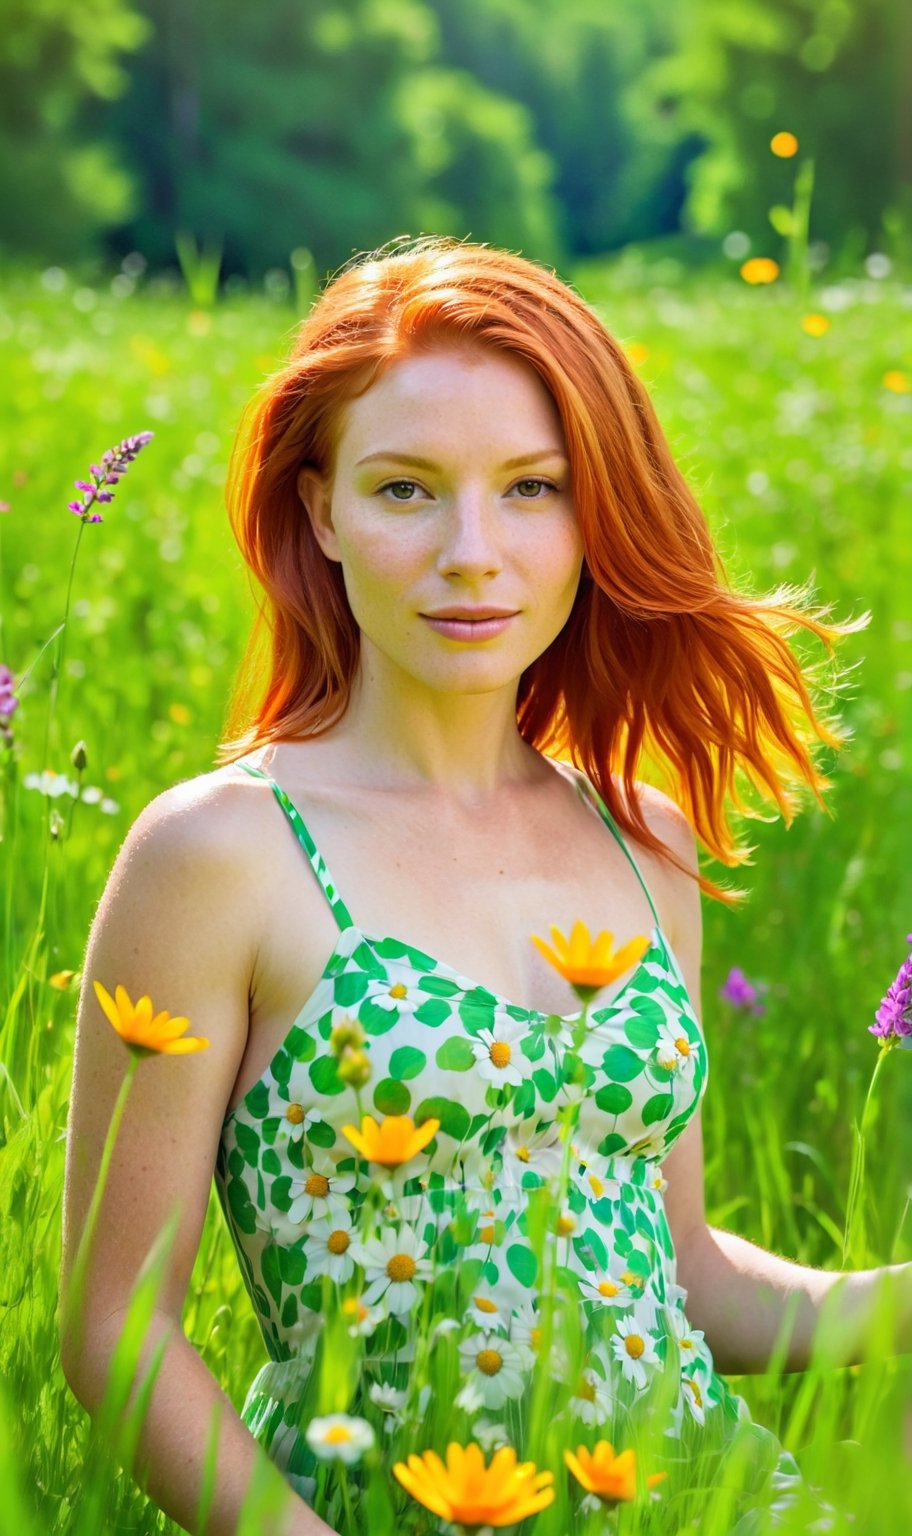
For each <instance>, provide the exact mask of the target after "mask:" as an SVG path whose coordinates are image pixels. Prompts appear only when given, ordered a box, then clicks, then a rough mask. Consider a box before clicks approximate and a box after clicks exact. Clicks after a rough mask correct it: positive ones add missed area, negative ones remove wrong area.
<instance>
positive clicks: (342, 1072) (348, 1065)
mask: <svg viewBox="0 0 912 1536" xmlns="http://www.w3.org/2000/svg"><path fill="white" fill-rule="evenodd" d="M337 1071H338V1073H339V1076H340V1078H341V1079H342V1082H343V1083H347V1084H348V1086H349V1087H350V1088H363V1087H364V1086H365V1084H366V1083H368V1082H370V1076H371V1072H372V1071H373V1068H372V1066H371V1059H370V1057H369V1056H368V1054H367V1052H366V1051H362V1050H354V1049H352V1047H351V1046H346V1048H345V1050H344V1051H343V1052H342V1054H341V1056H340V1057H339V1065H338V1068H337Z"/></svg>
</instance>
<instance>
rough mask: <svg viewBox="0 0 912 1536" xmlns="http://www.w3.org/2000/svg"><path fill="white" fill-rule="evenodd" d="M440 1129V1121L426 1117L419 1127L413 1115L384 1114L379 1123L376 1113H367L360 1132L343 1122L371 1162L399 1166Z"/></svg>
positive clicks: (352, 1142)
mask: <svg viewBox="0 0 912 1536" xmlns="http://www.w3.org/2000/svg"><path fill="white" fill-rule="evenodd" d="M439 1129H440V1121H439V1120H425V1121H424V1122H423V1123H422V1124H421V1125H420V1126H416V1125H415V1122H414V1120H412V1119H411V1118H410V1116H409V1115H384V1117H383V1119H382V1120H381V1122H380V1124H379V1125H378V1124H377V1122H376V1120H375V1119H374V1117H373V1115H365V1116H364V1117H363V1119H362V1121H361V1129H360V1131H359V1130H357V1129H356V1128H355V1126H353V1125H343V1127H342V1135H343V1136H347V1137H348V1139H349V1141H350V1142H351V1144H352V1146H353V1147H356V1148H357V1150H358V1151H359V1152H360V1153H361V1154H362V1156H364V1157H366V1158H367V1159H368V1160H369V1161H370V1162H372V1163H382V1164H383V1166H384V1167H385V1168H398V1166H399V1164H400V1163H407V1162H408V1160H409V1158H410V1157H414V1156H415V1153H416V1152H420V1151H421V1148H422V1147H426V1146H427V1144H428V1142H429V1141H430V1139H431V1137H432V1136H435V1135H436V1134H437V1132H438V1130H439Z"/></svg>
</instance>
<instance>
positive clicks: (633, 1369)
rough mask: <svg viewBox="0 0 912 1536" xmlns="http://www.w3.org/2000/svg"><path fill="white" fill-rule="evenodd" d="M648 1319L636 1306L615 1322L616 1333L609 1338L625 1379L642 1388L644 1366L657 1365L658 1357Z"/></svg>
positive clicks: (644, 1373) (644, 1374) (644, 1378)
mask: <svg viewBox="0 0 912 1536" xmlns="http://www.w3.org/2000/svg"><path fill="white" fill-rule="evenodd" d="M650 1321H651V1320H650V1319H648V1318H647V1317H646V1315H645V1314H644V1313H643V1312H642V1311H641V1310H640V1309H638V1308H636V1307H635V1308H634V1310H633V1313H632V1315H631V1316H630V1317H622V1318H619V1319H618V1322H617V1333H616V1335H615V1337H614V1338H613V1339H612V1340H611V1348H612V1349H613V1350H614V1353H615V1355H616V1357H617V1359H618V1360H620V1362H621V1369H622V1371H623V1374H624V1379H625V1380H626V1381H632V1382H633V1384H634V1386H635V1387H637V1388H638V1389H639V1390H642V1389H643V1387H645V1385H646V1379H647V1377H646V1367H647V1366H648V1365H658V1364H659V1357H658V1355H657V1354H656V1350H655V1345H654V1343H653V1341H652V1338H651V1336H650V1332H649V1327H650Z"/></svg>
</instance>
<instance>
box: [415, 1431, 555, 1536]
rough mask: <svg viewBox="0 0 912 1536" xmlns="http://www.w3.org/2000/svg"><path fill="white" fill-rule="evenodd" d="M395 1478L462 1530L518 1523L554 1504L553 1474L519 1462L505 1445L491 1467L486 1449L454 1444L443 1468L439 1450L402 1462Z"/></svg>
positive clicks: (532, 1463) (436, 1512)
mask: <svg viewBox="0 0 912 1536" xmlns="http://www.w3.org/2000/svg"><path fill="white" fill-rule="evenodd" d="M393 1475H394V1476H395V1477H397V1478H398V1479H399V1482H400V1483H401V1484H402V1486H403V1488H404V1489H405V1490H406V1492H407V1493H410V1494H411V1495H412V1498H413V1499H417V1500H418V1502H419V1504H423V1505H424V1506H425V1508H426V1509H430V1510H432V1511H433V1513H434V1514H435V1515H440V1517H441V1518H442V1519H443V1520H449V1521H451V1522H453V1523H454V1524H456V1525H461V1526H479V1525H516V1524H518V1523H519V1521H520V1520H524V1519H525V1518H526V1516H527V1515H534V1514H537V1513H538V1511H539V1510H540V1509H546V1508H547V1506H548V1505H549V1504H551V1503H553V1502H554V1489H553V1488H552V1487H550V1486H549V1485H550V1484H551V1483H553V1482H554V1473H553V1472H536V1470H535V1463H534V1462H532V1461H524V1462H520V1463H517V1460H516V1452H515V1450H514V1449H513V1447H512V1445H502V1446H501V1447H500V1449H499V1450H497V1451H495V1453H494V1455H493V1457H492V1458H491V1465H490V1466H489V1467H486V1466H485V1464H484V1456H483V1455H482V1451H481V1447H480V1446H478V1445H476V1444H475V1442H474V1441H471V1442H470V1443H469V1444H468V1445H467V1446H465V1447H464V1448H463V1446H461V1445H457V1444H456V1443H455V1441H452V1442H451V1443H450V1444H449V1445H448V1446H447V1464H446V1466H444V1464H443V1462H442V1461H441V1459H440V1457H439V1456H438V1455H437V1452H436V1451H424V1452H423V1453H422V1455H421V1456H414V1455H413V1456H410V1457H409V1459H408V1466H406V1465H405V1464H404V1463H403V1462H401V1461H397V1462H396V1464H395V1466H394V1467H393Z"/></svg>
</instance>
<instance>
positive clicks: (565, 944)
mask: <svg viewBox="0 0 912 1536" xmlns="http://www.w3.org/2000/svg"><path fill="white" fill-rule="evenodd" d="M551 937H552V939H553V940H554V948H553V949H552V947H551V945H550V944H546V943H545V941H544V939H541V938H539V936H538V934H537V933H533V934H532V935H531V938H532V943H533V944H534V945H535V947H536V949H538V950H539V951H540V953H541V954H543V955H544V957H545V959H546V960H547V961H548V963H549V965H553V966H554V969H555V970H556V971H559V972H560V974H561V975H562V976H563V977H564V979H565V980H566V981H569V983H570V985H571V987H572V988H573V990H574V992H576V994H577V996H578V997H581V998H583V999H584V1000H585V998H587V997H591V996H592V995H593V993H595V992H597V991H598V990H599V988H601V987H607V985H608V983H609V982H611V981H614V979H615V977H617V976H621V975H623V973H624V971H626V970H628V969H629V967H630V966H632V965H634V964H635V963H636V961H637V960H639V959H640V958H641V956H642V955H644V954H645V953H646V950H647V949H648V948H649V939H648V938H647V936H646V935H645V934H642V933H641V934H638V935H637V937H636V938H635V939H630V940H629V941H628V942H627V943H626V944H622V945H621V947H620V949H618V950H615V949H614V947H613V946H614V935H613V934H612V933H608V932H607V931H605V932H603V933H599V934H597V935H596V937H595V938H594V939H592V938H590V937H589V929H588V928H587V927H586V924H585V923H584V922H582V921H581V920H580V919H579V918H577V920H576V922H575V923H574V924H573V929H572V932H571V934H570V937H569V939H568V938H565V937H564V935H563V934H562V933H561V931H560V929H559V928H555V926H554V924H553V923H552V924H551Z"/></svg>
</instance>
